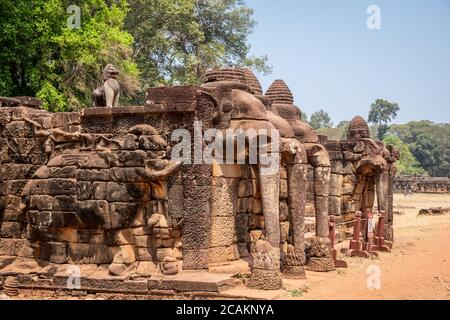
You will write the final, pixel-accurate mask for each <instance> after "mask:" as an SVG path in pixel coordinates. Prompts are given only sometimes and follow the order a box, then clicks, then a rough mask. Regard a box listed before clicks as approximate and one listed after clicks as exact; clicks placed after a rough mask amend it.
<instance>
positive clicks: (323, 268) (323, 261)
mask: <svg viewBox="0 0 450 320" xmlns="http://www.w3.org/2000/svg"><path fill="white" fill-rule="evenodd" d="M306 269H307V270H309V271H314V272H329V271H333V270H335V269H336V268H335V267H334V262H333V259H330V258H316V257H312V258H310V259H309V261H308V264H307V266H306Z"/></svg>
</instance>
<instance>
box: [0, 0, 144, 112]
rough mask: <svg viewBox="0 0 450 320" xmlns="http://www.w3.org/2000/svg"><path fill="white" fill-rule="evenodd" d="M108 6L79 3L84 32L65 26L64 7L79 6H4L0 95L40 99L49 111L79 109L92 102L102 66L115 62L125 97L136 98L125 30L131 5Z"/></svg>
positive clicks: (54, 0) (96, 0) (54, 1)
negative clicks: (126, 18) (120, 76)
mask: <svg viewBox="0 0 450 320" xmlns="http://www.w3.org/2000/svg"><path fill="white" fill-rule="evenodd" d="M108 2H109V1H108ZM108 2H107V1H104V0H84V1H79V3H78V5H79V6H80V8H81V28H80V29H71V28H69V27H68V26H67V19H68V17H69V14H68V13H66V9H67V7H68V6H69V5H71V4H76V2H75V3H73V2H72V1H70V3H69V1H63V0H35V1H29V0H16V1H11V0H5V1H2V2H0V12H2V14H1V19H0V28H1V29H2V30H3V31H4V32H2V33H1V35H0V47H1V48H2V49H1V50H0V59H1V61H2V67H1V68H0V94H2V95H13V96H14V95H31V96H37V97H39V98H41V99H42V100H43V102H44V107H45V108H46V109H48V110H51V111H67V110H77V109H80V108H81V107H82V106H87V105H89V104H90V100H91V99H90V93H91V92H92V90H93V89H95V87H97V86H98V85H100V84H101V82H102V79H101V74H102V69H103V67H104V66H105V65H106V64H107V63H112V64H114V65H115V66H116V67H117V68H118V69H119V70H120V71H121V73H122V79H119V80H121V81H120V82H121V83H122V87H123V91H124V92H123V94H124V96H125V97H127V96H130V95H132V94H133V93H134V92H135V90H136V89H137V88H138V81H137V76H138V69H137V66H136V64H135V63H134V62H133V60H132V59H131V53H132V51H131V46H132V43H133V37H132V36H131V35H130V34H129V33H127V32H125V31H123V25H124V20H125V17H126V13H127V11H128V5H127V2H126V1H125V0H120V1H115V2H113V3H111V4H110V5H109V4H108Z"/></svg>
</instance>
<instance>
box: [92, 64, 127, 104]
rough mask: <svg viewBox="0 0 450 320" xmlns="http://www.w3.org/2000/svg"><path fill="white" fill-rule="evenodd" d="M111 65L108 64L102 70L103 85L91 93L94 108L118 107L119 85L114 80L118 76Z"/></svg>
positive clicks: (117, 72)
mask: <svg viewBox="0 0 450 320" xmlns="http://www.w3.org/2000/svg"><path fill="white" fill-rule="evenodd" d="M119 74H120V73H119V70H117V69H116V68H115V67H114V66H113V65H112V64H108V65H107V66H106V67H105V69H104V70H103V80H104V81H105V82H104V84H103V85H102V86H100V87H98V88H97V89H95V90H94V92H92V100H93V102H94V107H108V108H112V107H117V106H119V96H120V85H119V82H117V80H116V78H117V76H118V75H119Z"/></svg>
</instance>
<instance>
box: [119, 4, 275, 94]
mask: <svg viewBox="0 0 450 320" xmlns="http://www.w3.org/2000/svg"><path fill="white" fill-rule="evenodd" d="M129 3H130V5H131V11H130V13H129V15H128V17H127V21H126V28H127V30H128V32H130V33H131V34H132V35H133V36H134V37H135V42H134V57H135V59H136V61H137V63H138V65H139V67H140V70H141V71H142V73H143V78H142V83H143V84H144V85H145V86H155V85H161V84H164V85H174V84H186V83H189V84H190V83H197V82H199V81H201V80H202V78H203V76H204V74H205V72H206V71H207V69H209V68H213V67H222V66H239V67H241V66H247V67H253V68H255V69H256V70H258V71H262V72H270V67H268V66H267V64H266V62H267V57H266V56H263V57H252V56H250V55H249V51H250V46H249V45H248V42H247V37H248V36H249V35H250V33H251V32H252V31H253V28H254V26H255V24H256V23H255V21H254V20H253V19H252V14H253V10H252V9H250V8H248V7H247V6H246V5H245V1H242V0H222V1H214V0H129Z"/></svg>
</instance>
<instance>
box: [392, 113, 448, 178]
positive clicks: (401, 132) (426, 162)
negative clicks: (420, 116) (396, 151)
mask: <svg viewBox="0 0 450 320" xmlns="http://www.w3.org/2000/svg"><path fill="white" fill-rule="evenodd" d="M389 134H393V135H396V136H398V137H399V138H400V139H401V140H403V141H404V142H405V143H407V144H408V146H409V147H410V150H411V152H412V153H413V155H414V156H415V157H416V159H417V160H418V161H419V162H420V164H421V166H422V167H423V168H424V169H426V170H427V171H428V173H429V174H430V175H436V176H450V124H448V123H447V124H435V123H433V122H431V121H425V120H423V121H412V122H409V123H407V124H402V125H392V126H391V127H390V128H389ZM427 139H428V141H427ZM429 144H430V145H429ZM432 150H434V151H432Z"/></svg>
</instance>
